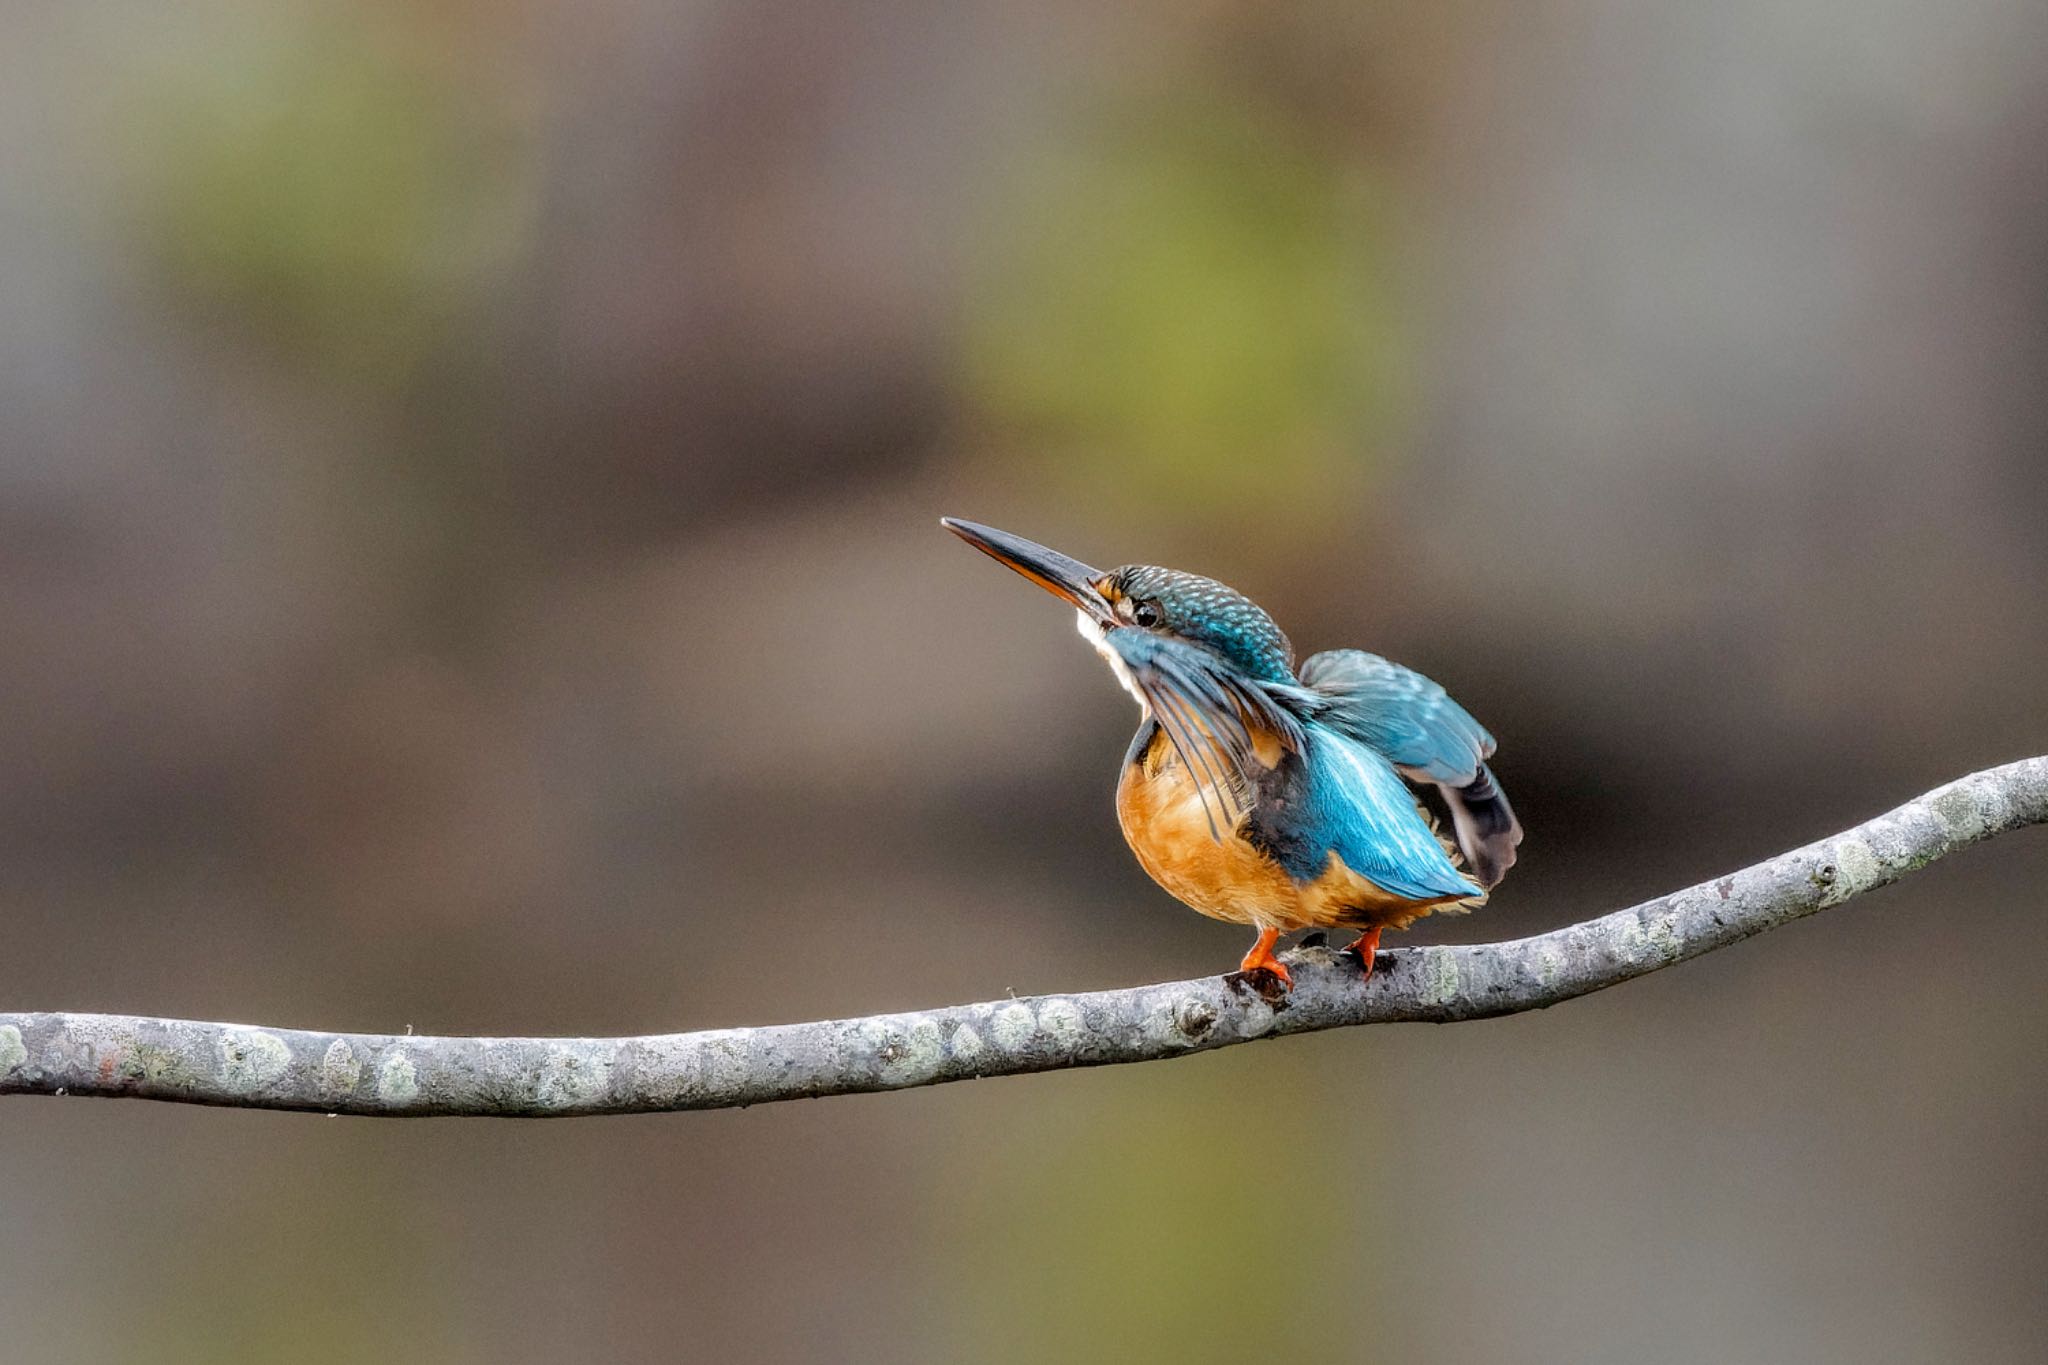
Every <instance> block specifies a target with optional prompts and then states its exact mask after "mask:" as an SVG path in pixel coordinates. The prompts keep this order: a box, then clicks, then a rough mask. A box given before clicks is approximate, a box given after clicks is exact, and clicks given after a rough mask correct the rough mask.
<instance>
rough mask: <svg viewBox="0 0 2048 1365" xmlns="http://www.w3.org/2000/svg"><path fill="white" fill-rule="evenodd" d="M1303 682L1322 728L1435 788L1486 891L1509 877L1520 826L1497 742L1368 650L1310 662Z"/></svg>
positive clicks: (1445, 699) (1429, 688)
mask: <svg viewBox="0 0 2048 1365" xmlns="http://www.w3.org/2000/svg"><path fill="white" fill-rule="evenodd" d="M1301 681H1302V684H1303V685H1304V686H1306V687H1307V688H1309V689H1310V690H1312V691H1314V692H1316V693H1318V694H1320V695H1321V697H1322V698H1323V701H1324V705H1323V708H1322V709H1321V711H1320V712H1319V713H1318V715H1317V720H1318V721H1319V722H1320V723H1321V724H1323V725H1326V726H1328V727H1330V728H1331V729H1333V730H1336V731H1337V732H1338V733H1340V734H1342V735H1344V736H1346V737H1347V738H1349V739H1352V740H1355V741H1357V742H1358V743H1360V744H1363V745H1365V746H1367V747H1368V748H1370V749H1372V750H1374V751H1375V752H1377V753H1379V754H1382V755H1384V756H1385V758H1386V760H1387V762H1389V763H1391V764H1393V766H1394V767H1395V768H1397V769H1399V770H1400V772H1401V774H1402V775H1403V776H1405V777H1407V778H1409V779H1410V780H1411V781H1416V782H1430V783H1434V784H1435V785H1436V787H1437V789H1438V790H1439V791H1440V792H1442V793H1443V798H1444V803H1445V804H1446V805H1447V806H1448V807H1449V808H1450V812H1451V823H1452V826H1453V828H1454V829H1455V830H1456V832H1457V836H1458V846H1459V848H1460V849H1461V850H1462V851H1463V852H1464V854H1465V861H1466V863H1467V864H1468V865H1469V866H1470V867H1471V868H1472V870H1473V872H1474V873H1476V874H1477V875H1478V878H1479V880H1480V881H1481V882H1482V883H1484V884H1485V885H1486V886H1488V887H1491V886H1494V885H1495V884H1497V883H1498V882H1499V881H1500V879H1501V878H1502V877H1504V876H1506V875H1507V870H1508V869H1509V868H1510V867H1512V866H1514V862H1515V846H1516V845H1517V844H1519V843H1521V842H1522V826H1521V823H1520V822H1519V821H1517V820H1516V819H1515V812H1514V809H1513V808H1512V807H1511V806H1509V805H1508V799H1507V796H1506V794H1505V793H1503V792H1502V791H1501V789H1500V787H1499V785H1498V784H1497V783H1496V782H1495V781H1494V778H1493V771H1492V770H1491V769H1490V768H1488V767H1487V766H1486V760H1487V759H1488V758H1490V757H1492V756H1493V750H1494V741H1493V736H1492V735H1490V734H1488V733H1487V732H1486V727H1485V726H1483V725H1481V724H1480V723H1479V722H1478V721H1476V720H1474V719H1473V718H1472V715H1471V713H1470V712H1468V711H1467V710H1466V709H1465V708H1464V707H1462V706H1460V705H1458V703H1457V702H1455V701H1453V700H1451V697H1450V694H1449V693H1447V692H1445V691H1444V690H1443V688H1441V687H1439V686H1438V685H1437V684H1435V683H1433V682H1431V681H1430V680H1429V679H1428V678H1425V677H1423V676H1422V675H1421V674H1420V673H1417V672H1415V671H1414V670H1413V669H1408V668H1403V667H1401V666H1400V665H1399V664H1396V663H1389V662H1388V661H1387V660H1385V659H1383V658H1381V657H1380V656H1379V655H1377V654H1368V653H1366V652H1365V651H1364V650H1362V649H1333V650H1329V651H1327V652H1325V653H1322V654H1317V655H1314V656H1312V657H1311V658H1309V659H1308V661H1307V662H1305V663H1303V664H1302V666H1301ZM1359 870H1360V871H1361V872H1362V871H1364V870H1365V869H1363V868H1360V869H1359Z"/></svg>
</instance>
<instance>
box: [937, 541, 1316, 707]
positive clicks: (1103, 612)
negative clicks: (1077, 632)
mask: <svg viewBox="0 0 2048 1365" xmlns="http://www.w3.org/2000/svg"><path fill="white" fill-rule="evenodd" d="M940 523H941V524H942V525H943V526H945V528H946V529H947V530H949V531H951V532H952V533H953V534H954V535H956V536H958V537H960V538H961V539H962V540H964V541H966V542H967V543H968V544H969V545H972V546H973V547H974V548H975V549H977V550H980V551H981V552H982V553H984V554H986V555H988V556H989V557H991V558H993V559H995V560H997V561H999V562H1000V563H1003V564H1005V565H1008V566H1009V567H1010V568H1012V569H1015V570H1016V571H1017V572H1018V573H1020V574H1022V575H1024V577H1026V578H1028V579H1030V580H1031V581H1032V582H1034V583H1036V584H1038V586H1039V587H1041V588H1044V589H1045V590H1046V591H1047V592H1050V593H1052V594H1053V595H1054V596H1056V597H1059V598H1063V599H1064V600H1066V601H1068V602H1071V603H1073V605H1074V608H1075V610H1076V611H1078V612H1079V613H1080V616H1081V619H1080V626H1081V633H1082V634H1083V635H1085V636H1087V637H1088V639H1089V640H1090V641H1091V642H1092V643H1093V644H1094V645H1095V647H1096V648H1097V649H1098V650H1099V651H1100V652H1101V653H1102V656H1103V657H1104V658H1105V659H1107V660H1109V664H1110V667H1111V668H1112V669H1114V670H1115V671H1116V673H1117V677H1118V678H1119V680H1121V681H1122V682H1123V684H1124V686H1125V687H1127V688H1129V689H1130V690H1131V692H1132V693H1133V694H1134V695H1136V694H1138V689H1137V688H1136V687H1135V686H1134V685H1133V684H1132V682H1131V679H1130V675H1129V673H1128V670H1127V668H1126V665H1125V660H1124V658H1123V656H1122V654H1121V653H1120V652H1119V651H1118V650H1116V649H1114V648H1111V647H1110V646H1109V644H1108V643H1107V641H1106V638H1105V637H1106V636H1107V635H1108V633H1109V632H1110V631H1113V630H1119V629H1123V628H1126V627H1129V628H1134V629H1137V630H1142V631H1147V632H1150V633H1152V634H1154V635H1159V636H1164V637H1166V638H1168V639H1173V640H1179V641H1182V642H1184V643H1186V644H1190V645H1194V646H1196V647H1198V648H1200V649H1202V650H1205V651H1207V652H1208V653H1209V654H1211V655H1214V656H1215V657H1216V659H1217V660H1219V661H1220V662H1221V663H1223V664H1224V665H1226V666H1227V667H1228V668H1229V669H1231V670H1233V671H1235V672H1237V673H1239V674H1241V675H1243V676H1244V677H1247V678H1251V679H1256V680H1258V681H1260V682H1270V683H1291V682H1293V681H1294V647H1293V645H1291V644H1289V643H1288V640H1287V636H1286V635H1285V634H1284V633H1282V631H1281V629H1280V627H1279V626H1277V625H1275V624H1273V618H1272V617H1270V616H1268V615H1266V613H1265V612H1264V611H1262V610H1260V608H1259V607H1258V605H1257V604H1256V603H1254V602H1253V601H1252V600H1251V599H1250V598H1248V597H1246V596H1245V595H1244V594H1243V593H1241V592H1238V591H1237V590H1236V589H1234V588H1230V587H1227V586H1225V585H1224V584H1222V583H1218V582H1217V581H1216V580H1215V579H1213V578H1203V577H1202V576H1201V575H1200V574H1191V573H1184V572H1182V571H1181V570H1179V569H1162V568H1160V567H1158V566H1156V565H1152V564H1126V565H1125V566H1124V567H1122V568H1120V569H1109V570H1102V569H1092V568H1090V567H1089V566H1088V565H1086V564H1083V563H1082V562H1081V561H1080V560H1078V559H1072V558H1069V557H1068V556H1066V555H1063V554H1061V553H1060V552H1059V551H1057V550H1052V549H1047V548H1046V547H1045V546H1043V545H1040V544H1038V543H1037V542H1036V541H1030V540H1026V539H1024V537H1022V536H1014V535H1011V534H1010V533H1009V532H1008V531H998V530H996V529H995V528H994V527H992V526H980V525H977V524H975V523H974V522H971V521H959V520H957V519H955V518H953V517H942V518H941V519H940ZM1141 700H1142V697H1141Z"/></svg>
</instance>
